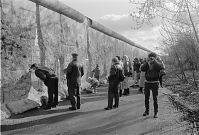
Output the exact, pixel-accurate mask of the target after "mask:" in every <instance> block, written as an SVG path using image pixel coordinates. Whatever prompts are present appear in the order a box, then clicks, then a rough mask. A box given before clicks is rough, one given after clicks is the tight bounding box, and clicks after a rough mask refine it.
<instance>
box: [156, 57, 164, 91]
mask: <svg viewBox="0 0 199 135" xmlns="http://www.w3.org/2000/svg"><path fill="white" fill-rule="evenodd" d="M157 60H158V62H160V63H162V65H163V69H162V70H160V74H159V81H160V87H162V88H163V84H162V77H163V76H164V75H166V73H165V65H164V63H163V61H162V59H161V58H160V57H158V58H157Z"/></svg>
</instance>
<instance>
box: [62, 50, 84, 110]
mask: <svg viewBox="0 0 199 135" xmlns="http://www.w3.org/2000/svg"><path fill="white" fill-rule="evenodd" d="M65 73H66V79H67V86H68V94H69V99H70V102H71V106H72V107H69V110H77V109H80V104H81V103H80V86H81V77H82V76H83V75H84V69H83V66H82V65H81V64H80V63H79V61H78V54H77V53H73V54H72V62H70V63H69V65H68V67H67V68H66V70H65Z"/></svg>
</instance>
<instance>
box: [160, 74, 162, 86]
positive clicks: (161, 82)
mask: <svg viewBox="0 0 199 135" xmlns="http://www.w3.org/2000/svg"><path fill="white" fill-rule="evenodd" d="M159 81H160V86H161V87H162V75H161V76H160V77H159Z"/></svg>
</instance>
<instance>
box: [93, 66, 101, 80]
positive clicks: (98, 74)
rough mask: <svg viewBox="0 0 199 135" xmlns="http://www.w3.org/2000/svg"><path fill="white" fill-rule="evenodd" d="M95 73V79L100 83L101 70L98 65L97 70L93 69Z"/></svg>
mask: <svg viewBox="0 0 199 135" xmlns="http://www.w3.org/2000/svg"><path fill="white" fill-rule="evenodd" d="M92 72H93V73H94V77H95V78H96V79H97V80H98V81H99V79H100V69H99V65H98V64H96V67H95V69H93V71H92Z"/></svg>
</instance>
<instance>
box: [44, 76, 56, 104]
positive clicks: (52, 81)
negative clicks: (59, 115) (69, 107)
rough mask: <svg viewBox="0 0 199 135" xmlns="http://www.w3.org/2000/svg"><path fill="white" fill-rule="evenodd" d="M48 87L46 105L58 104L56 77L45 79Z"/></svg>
mask: <svg viewBox="0 0 199 135" xmlns="http://www.w3.org/2000/svg"><path fill="white" fill-rule="evenodd" d="M47 87H48V103H47V106H50V107H52V106H56V105H58V78H57V77H50V78H49V79H48V81H47Z"/></svg>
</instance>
